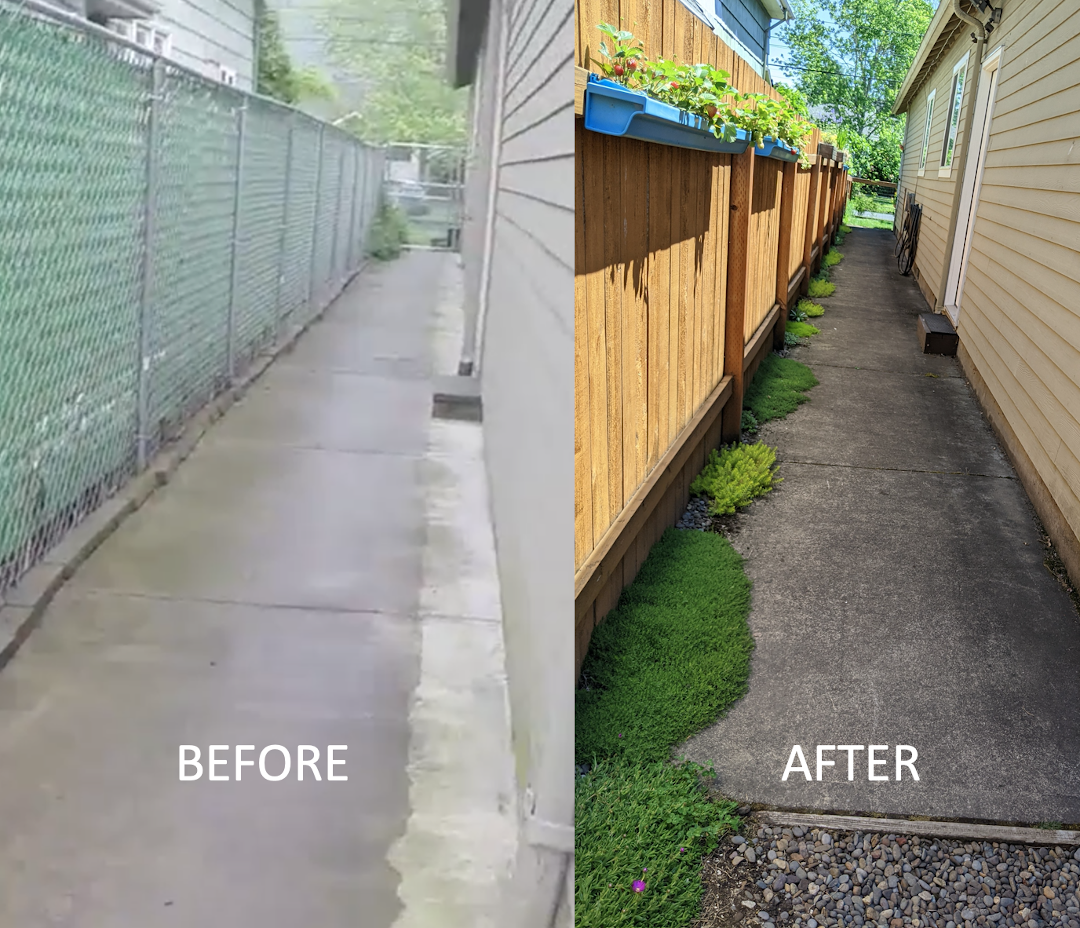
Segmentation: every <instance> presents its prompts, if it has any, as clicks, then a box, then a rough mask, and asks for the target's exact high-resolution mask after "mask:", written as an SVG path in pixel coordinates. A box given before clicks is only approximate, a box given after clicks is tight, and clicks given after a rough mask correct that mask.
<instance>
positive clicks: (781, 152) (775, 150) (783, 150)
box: [754, 136, 799, 161]
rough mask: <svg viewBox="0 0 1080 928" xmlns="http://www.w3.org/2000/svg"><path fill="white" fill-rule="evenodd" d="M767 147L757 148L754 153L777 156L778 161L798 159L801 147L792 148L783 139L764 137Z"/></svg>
mask: <svg viewBox="0 0 1080 928" xmlns="http://www.w3.org/2000/svg"><path fill="white" fill-rule="evenodd" d="M764 142H765V147H764V148H759V149H757V150H756V151H755V152H754V154H756V155H758V156H759V157H761V158H775V159H776V160H777V161H798V160H799V149H797V148H792V147H791V146H790V145H788V143H787V142H785V141H783V140H782V139H771V138H769V137H768V136H766V137H765V139H764Z"/></svg>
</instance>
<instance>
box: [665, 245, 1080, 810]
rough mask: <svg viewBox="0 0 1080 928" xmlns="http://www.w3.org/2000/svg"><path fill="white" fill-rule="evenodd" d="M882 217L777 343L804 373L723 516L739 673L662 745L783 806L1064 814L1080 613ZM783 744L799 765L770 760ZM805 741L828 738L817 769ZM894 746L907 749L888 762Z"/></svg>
mask: <svg viewBox="0 0 1080 928" xmlns="http://www.w3.org/2000/svg"><path fill="white" fill-rule="evenodd" d="M892 243H893V239H892V236H891V234H890V232H889V231H887V230H868V229H856V230H854V231H853V232H852V233H851V234H850V235H849V236H848V237H847V240H846V242H845V243H844V245H843V247H842V249H841V250H842V251H843V252H844V254H845V255H846V257H845V260H844V261H843V262H842V263H841V264H839V265H838V266H837V267H836V268H835V269H834V271H833V275H832V279H833V281H834V282H835V283H836V284H837V291H836V294H835V295H834V296H832V297H830V298H828V299H825V300H822V301H821V302H822V305H823V306H824V307H825V315H824V316H823V317H822V318H820V319H815V320H814V323H815V324H816V325H818V326H819V327H820V328H821V330H822V332H821V334H820V335H818V336H816V337H815V338H814V339H812V341H811V343H810V346H809V347H807V348H799V349H796V350H795V351H794V352H793V355H792V356H793V357H795V358H796V359H798V360H800V361H803V362H805V363H807V364H809V365H810V366H811V367H812V368H813V370H814V373H815V374H816V375H817V377H818V379H819V380H820V382H821V383H820V386H818V387H815V388H814V389H813V390H812V391H811V393H810V397H811V401H810V402H809V403H807V404H805V405H804V406H802V407H800V409H799V410H797V411H796V412H795V413H793V414H792V415H791V416H789V417H788V418H787V419H786V420H782V421H779V422H775V423H770V424H768V425H767V426H765V428H764V429H763V431H762V435H761V438H762V440H764V441H766V442H768V443H769V444H771V445H775V446H778V449H779V452H778V457H779V460H780V463H781V475H782V476H783V477H784V482H783V483H782V484H781V486H780V487H779V488H778V489H777V490H775V491H774V492H773V493H771V494H770V495H769V496H768V497H767V498H766V499H764V500H762V501H760V502H758V503H755V504H754V506H753V507H752V508H751V509H750V510H749V511H748V513H747V514H746V515H745V516H743V517H741V518H740V519H739V520H738V522H739V525H740V528H739V530H738V531H737V533H736V534H735V535H734V536H733V543H734V544H735V546H736V548H737V549H738V550H740V551H741V552H742V553H743V554H745V555H746V556H747V571H748V573H749V575H750V577H751V579H752V580H753V583H754V592H753V608H752V612H751V616H750V626H751V630H752V632H753V635H754V639H755V642H756V648H755V652H754V655H753V658H752V665H751V676H750V683H749V691H748V693H747V695H746V696H745V697H744V698H743V699H742V700H741V701H740V702H739V703H737V704H736V705H735V706H734V707H732V709H731V710H730V713H729V714H728V716H727V717H726V718H724V719H721V720H720V721H718V722H717V723H716V724H715V725H713V726H711V727H710V728H708V729H706V730H705V731H704V732H702V733H701V734H700V735H698V736H696V737H694V738H693V739H691V740H690V741H689V742H688V743H687V744H686V745H684V746H682V747H680V748H679V749H677V750H676V752H675V753H676V755H686V756H688V757H689V758H690V759H692V760H695V761H698V762H701V763H705V762H712V763H713V764H714V765H715V768H716V771H717V774H718V777H719V785H718V788H719V791H720V792H721V793H723V794H725V795H728V796H731V797H732V798H734V799H737V800H740V801H749V802H754V803H761V804H766V805H769V806H771V807H773V808H778V809H798V810H802V811H809V810H819V811H832V812H847V813H852V814H858V813H886V814H892V815H901V816H908V817H913V816H929V817H934V818H961V819H971V820H984V821H998V822H1014V823H1027V824H1037V823H1039V822H1044V821H1062V822H1065V823H1074V824H1075V823H1077V822H1080V764H1078V763H1077V758H1078V757H1080V725H1077V724H1076V706H1077V705H1080V621H1078V619H1077V614H1076V610H1075V609H1074V607H1073V605H1072V602H1071V601H1070V599H1069V597H1068V595H1067V594H1066V592H1065V591H1064V589H1063V588H1062V587H1061V586H1060V584H1059V583H1058V582H1057V581H1056V580H1055V579H1054V578H1053V577H1052V576H1051V574H1050V573H1049V572H1048V571H1047V570H1046V568H1045V567H1044V565H1043V560H1044V558H1045V556H1046V549H1045V547H1044V545H1043V543H1042V539H1041V537H1040V532H1039V528H1038V524H1037V521H1036V519H1035V516H1034V512H1033V510H1032V508H1031V506H1030V504H1029V503H1028V500H1027V497H1026V495H1025V493H1024V490H1023V487H1022V486H1021V484H1020V482H1019V480H1018V479H1017V477H1016V475H1015V473H1014V471H1013V469H1012V467H1011V466H1010V464H1009V461H1008V459H1007V458H1006V456H1005V454H1004V453H1003V451H1002V450H1001V448H1000V446H999V445H998V443H997V441H996V439H995V436H994V434H993V432H992V431H991V429H990V427H989V424H988V422H987V421H986V419H985V418H984V416H983V415H982V413H981V411H980V409H979V407H978V405H977V402H976V400H975V397H974V395H973V393H972V391H971V390H970V388H969V386H968V385H967V383H966V382H965V380H964V379H963V375H962V372H961V369H960V366H959V363H958V362H957V361H956V360H955V359H951V358H944V357H938V356H930V355H923V354H922V353H921V352H920V350H919V346H918V342H917V340H916V318H917V316H918V314H919V313H922V312H926V311H927V309H926V304H925V301H924V300H923V298H922V296H921V295H920V293H919V291H918V287H917V285H916V283H915V282H914V281H913V280H911V279H910V278H904V277H902V276H901V275H900V274H899V273H898V272H897V270H896V264H895V262H894V260H893V258H892ZM794 745H800V746H801V747H802V750H803V752H804V754H805V757H806V759H807V762H808V765H809V767H810V771H811V774H812V776H813V778H812V779H811V781H810V782H807V780H806V778H805V776H804V775H803V774H802V773H794V774H792V775H791V776H789V777H788V779H787V781H784V780H783V779H782V777H783V773H784V770H785V767H786V766H787V765H788V761H789V758H790V756H791V753H792V749H793V746H794ZM817 745H832V746H838V745H862V746H864V748H868V747H869V746H871V745H887V746H888V748H887V750H885V751H882V752H879V754H878V756H879V757H882V758H885V757H887V758H889V761H888V763H887V764H885V765H884V766H883V767H879V768H876V770H875V773H876V774H877V775H878V776H880V775H882V774H883V773H887V780H885V781H881V780H875V781H871V780H870V779H869V771H868V764H867V754H868V751H867V750H865V749H864V750H863V751H862V752H861V753H858V752H856V754H855V757H856V763H855V765H854V776H853V778H852V779H851V780H848V769H847V768H848V760H847V756H846V754H845V753H844V752H840V751H833V752H831V753H829V752H826V754H825V755H824V757H825V759H828V760H832V761H834V763H835V765H834V766H832V767H825V768H823V773H822V779H821V780H820V781H819V780H818V779H817V770H816V755H815V750H816V746H817ZM896 745H910V746H913V747H914V748H915V749H916V750H917V752H918V760H917V762H916V765H915V766H916V770H917V772H918V774H919V779H918V781H915V780H914V779H913V778H912V777H911V776H910V775H908V774H907V771H906V770H905V771H904V778H903V779H902V780H901V781H900V782H897V781H896V780H895V777H894V769H893V764H894V750H895V746H896Z"/></svg>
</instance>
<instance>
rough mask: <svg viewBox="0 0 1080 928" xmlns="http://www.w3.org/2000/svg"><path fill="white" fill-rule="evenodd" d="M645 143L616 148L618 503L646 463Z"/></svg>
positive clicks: (634, 486) (633, 486) (625, 497)
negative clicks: (618, 218) (618, 217)
mask: <svg viewBox="0 0 1080 928" xmlns="http://www.w3.org/2000/svg"><path fill="white" fill-rule="evenodd" d="M647 147H648V146H647V143H645V142H640V141H637V140H635V139H626V140H625V141H624V143H623V144H622V145H619V153H620V156H621V157H620V165H621V169H622V174H621V178H620V180H621V195H622V221H621V223H620V224H619V227H618V233H617V234H618V235H619V236H620V237H621V242H620V243H619V248H620V251H621V253H622V255H623V257H624V259H625V263H624V265H623V270H622V275H623V276H622V280H621V281H620V282H621V284H622V327H621V331H622V341H623V350H622V396H623V410H622V420H623V430H624V433H623V444H622V451H623V463H622V473H623V488H622V493H623V500H624V501H625V500H628V499H629V498H630V497H631V496H632V495H633V493H634V490H635V489H637V487H638V485H639V484H640V483H641V481H642V479H643V478H644V474H645V462H646V458H647V457H648V406H647V403H648V396H647V391H648V383H647V370H648V363H649V360H648V357H647V356H646V353H645V352H646V350H647V348H648V328H647V326H648V320H647V318H646V315H645V314H646V307H645V299H644V283H645V280H644V262H645V256H646V254H647V253H648V237H647V234H648V207H649V203H648V184H647V181H648V173H647V171H646V155H645V151H646V148H647Z"/></svg>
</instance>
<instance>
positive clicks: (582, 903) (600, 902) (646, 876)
mask: <svg viewBox="0 0 1080 928" xmlns="http://www.w3.org/2000/svg"><path fill="white" fill-rule="evenodd" d="M707 772H708V771H707V770H704V769H703V768H700V767H698V766H696V765H695V764H691V763H685V764H681V765H679V766H674V765H672V764H668V763H663V762H660V763H652V764H643V765H638V764H631V763H627V762H626V761H622V760H614V761H601V762H600V763H598V764H597V765H596V766H595V767H593V768H592V770H590V771H589V772H588V773H587V774H586V775H585V776H579V777H578V778H577V783H576V784H575V788H574V809H575V831H574V865H575V875H574V914H575V919H576V925H577V928H621V926H642V925H645V926H656V928H659V926H661V925H662V926H665V928H676V926H679V925H686V924H689V923H690V922H691V921H692V920H693V919H694V918H695V917H697V916H698V915H699V914H700V907H701V897H702V894H703V891H704V886H703V885H702V882H701V862H702V857H704V856H705V855H707V854H711V853H712V852H713V851H714V850H715V849H716V846H717V843H718V841H719V839H720V837H722V836H723V835H725V834H727V833H728V832H732V831H735V830H737V828H738V825H739V819H738V818H736V816H735V814H734V812H735V803H733V802H728V801H722V802H711V801H710V800H709V799H708V797H707V795H706V792H705V789H704V787H703V784H702V775H703V774H706V773H707ZM635 880H641V881H642V882H644V884H645V888H644V889H643V890H642V891H641V892H635V891H634V886H633V884H634V881H635Z"/></svg>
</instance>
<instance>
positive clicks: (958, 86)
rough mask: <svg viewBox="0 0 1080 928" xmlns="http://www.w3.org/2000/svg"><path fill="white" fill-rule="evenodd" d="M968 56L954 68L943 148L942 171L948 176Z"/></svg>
mask: <svg viewBox="0 0 1080 928" xmlns="http://www.w3.org/2000/svg"><path fill="white" fill-rule="evenodd" d="M967 58H968V56H967V55H964V57H963V58H961V59H960V60H959V61H958V62H957V64H956V67H955V68H953V76H952V96H951V97H950V98H949V118H948V120H947V121H946V122H945V141H944V142H943V143H942V146H941V169H942V171H943V172H944V173H946V174H948V172H949V170H950V169H951V168H952V159H953V149H955V148H956V130H957V129H958V128H959V126H960V103H961V101H962V100H963V99H964V74H965V73H966V72H967Z"/></svg>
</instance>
